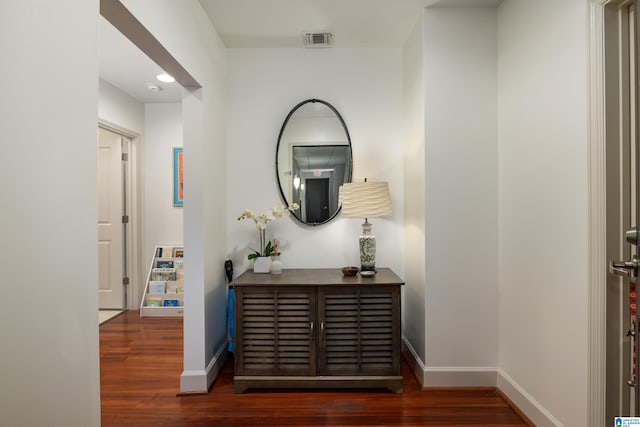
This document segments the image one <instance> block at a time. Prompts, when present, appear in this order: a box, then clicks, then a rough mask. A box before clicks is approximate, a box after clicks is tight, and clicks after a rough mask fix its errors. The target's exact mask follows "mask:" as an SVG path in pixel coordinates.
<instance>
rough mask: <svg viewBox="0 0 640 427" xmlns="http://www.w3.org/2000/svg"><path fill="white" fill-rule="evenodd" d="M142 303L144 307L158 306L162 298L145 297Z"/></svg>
mask: <svg viewBox="0 0 640 427" xmlns="http://www.w3.org/2000/svg"><path fill="white" fill-rule="evenodd" d="M144 305H145V307H160V306H161V305H162V300H161V299H160V298H147V300H146V301H145V303H144Z"/></svg>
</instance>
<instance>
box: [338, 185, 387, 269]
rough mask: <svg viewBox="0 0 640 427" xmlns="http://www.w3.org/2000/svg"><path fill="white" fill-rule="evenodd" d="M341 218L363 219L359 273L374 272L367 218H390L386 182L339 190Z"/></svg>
mask: <svg viewBox="0 0 640 427" xmlns="http://www.w3.org/2000/svg"><path fill="white" fill-rule="evenodd" d="M339 201H340V202H341V203H342V216H343V217H345V218H364V223H363V224H362V235H361V236H360V239H359V243H360V271H372V272H375V271H376V238H375V236H374V235H373V234H372V233H371V223H369V218H379V217H389V216H391V197H390V195H389V184H387V183H386V182H367V179H366V178H365V180H364V182H351V183H347V184H344V185H342V186H341V187H340V190H339Z"/></svg>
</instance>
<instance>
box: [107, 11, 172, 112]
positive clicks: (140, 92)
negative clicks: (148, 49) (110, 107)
mask: <svg viewBox="0 0 640 427" xmlns="http://www.w3.org/2000/svg"><path fill="white" fill-rule="evenodd" d="M98 25H99V28H98V46H99V49H100V65H99V66H100V72H99V74H100V78H102V79H103V80H106V81H107V82H109V83H111V84H112V85H114V86H116V87H117V88H119V89H120V90H122V91H123V92H125V93H127V94H129V95H130V96H131V97H133V98H135V99H137V100H138V101H140V102H142V103H153V102H180V100H181V99H182V87H181V86H180V85H179V84H178V83H175V82H174V83H162V82H159V81H158V80H156V75H158V74H160V73H161V72H162V69H161V68H160V67H159V66H158V65H157V64H156V63H155V62H153V61H152V60H151V59H149V57H148V56H147V55H145V54H144V53H142V51H141V50H140V49H138V48H137V47H136V46H134V44H133V43H131V41H129V39H127V38H126V37H125V36H123V35H122V33H120V31H118V30H116V29H115V28H114V27H113V25H111V24H110V23H109V22H108V21H107V20H106V19H104V18H103V17H102V16H101V17H100V22H99V24H98ZM147 83H153V84H155V85H158V86H160V87H162V88H163V90H162V91H159V92H152V91H150V90H148V89H147V86H146V85H147Z"/></svg>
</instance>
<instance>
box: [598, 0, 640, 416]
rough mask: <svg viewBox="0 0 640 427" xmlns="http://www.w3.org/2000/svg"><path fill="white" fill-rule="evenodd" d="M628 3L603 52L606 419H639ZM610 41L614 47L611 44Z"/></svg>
mask: <svg viewBox="0 0 640 427" xmlns="http://www.w3.org/2000/svg"><path fill="white" fill-rule="evenodd" d="M634 3H635V2H634V1H620V2H617V3H613V4H614V6H615V9H613V8H612V9H610V13H611V17H612V18H613V19H612V20H610V22H611V23H612V24H611V26H610V28H614V29H615V30H616V31H615V32H613V31H611V34H615V33H617V34H616V37H612V38H610V41H609V42H608V43H607V44H608V45H607V47H606V52H607V55H606V61H607V63H606V66H607V72H608V73H609V75H608V76H607V86H606V92H607V99H608V101H607V119H606V123H607V126H606V127H607V140H606V147H607V152H606V155H607V176H606V181H607V193H606V197H607V257H608V258H609V260H610V263H609V271H610V273H611V274H609V275H608V278H607V308H606V309H607V314H606V322H607V325H606V326H607V327H606V334H607V335H606V341H607V353H606V367H607V368H606V418H607V419H613V418H614V417H616V416H638V415H640V404H639V399H640V393H638V386H639V383H640V378H639V377H638V354H639V352H638V346H639V345H640V328H639V327H638V316H637V306H636V304H637V302H636V295H637V288H636V284H637V280H638V274H639V272H640V268H639V267H640V260H639V258H638V254H639V251H638V244H640V239H639V238H638V237H639V234H638V224H639V222H640V221H639V215H640V209H638V203H639V202H640V197H639V191H640V185H639V182H640V173H639V172H640V167H639V166H640V161H639V156H640V149H639V146H638V130H637V129H638V117H637V116H638V111H639V109H638V108H637V105H638V96H637V90H638V85H637V79H638V73H637V69H638V67H637V58H638V55H637V47H638V43H637V42H636V40H637V32H636V28H637V17H636V14H635V11H634ZM614 41H615V42H614Z"/></svg>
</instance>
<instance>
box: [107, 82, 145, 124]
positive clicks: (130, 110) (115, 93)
mask: <svg viewBox="0 0 640 427" xmlns="http://www.w3.org/2000/svg"><path fill="white" fill-rule="evenodd" d="M98 83H99V86H98V89H99V94H98V95H99V98H98V118H99V119H100V120H104V121H106V122H109V123H111V124H114V125H117V126H119V127H120V128H122V129H124V130H127V131H130V132H133V133H136V134H138V135H142V134H143V133H144V104H142V103H141V102H139V101H138V100H136V99H134V98H132V97H131V96H129V95H128V94H126V93H124V92H123V91H121V90H120V89H118V88H117V87H115V86H113V85H112V84H110V83H109V82H107V81H104V80H102V79H100V80H99V82H98Z"/></svg>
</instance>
